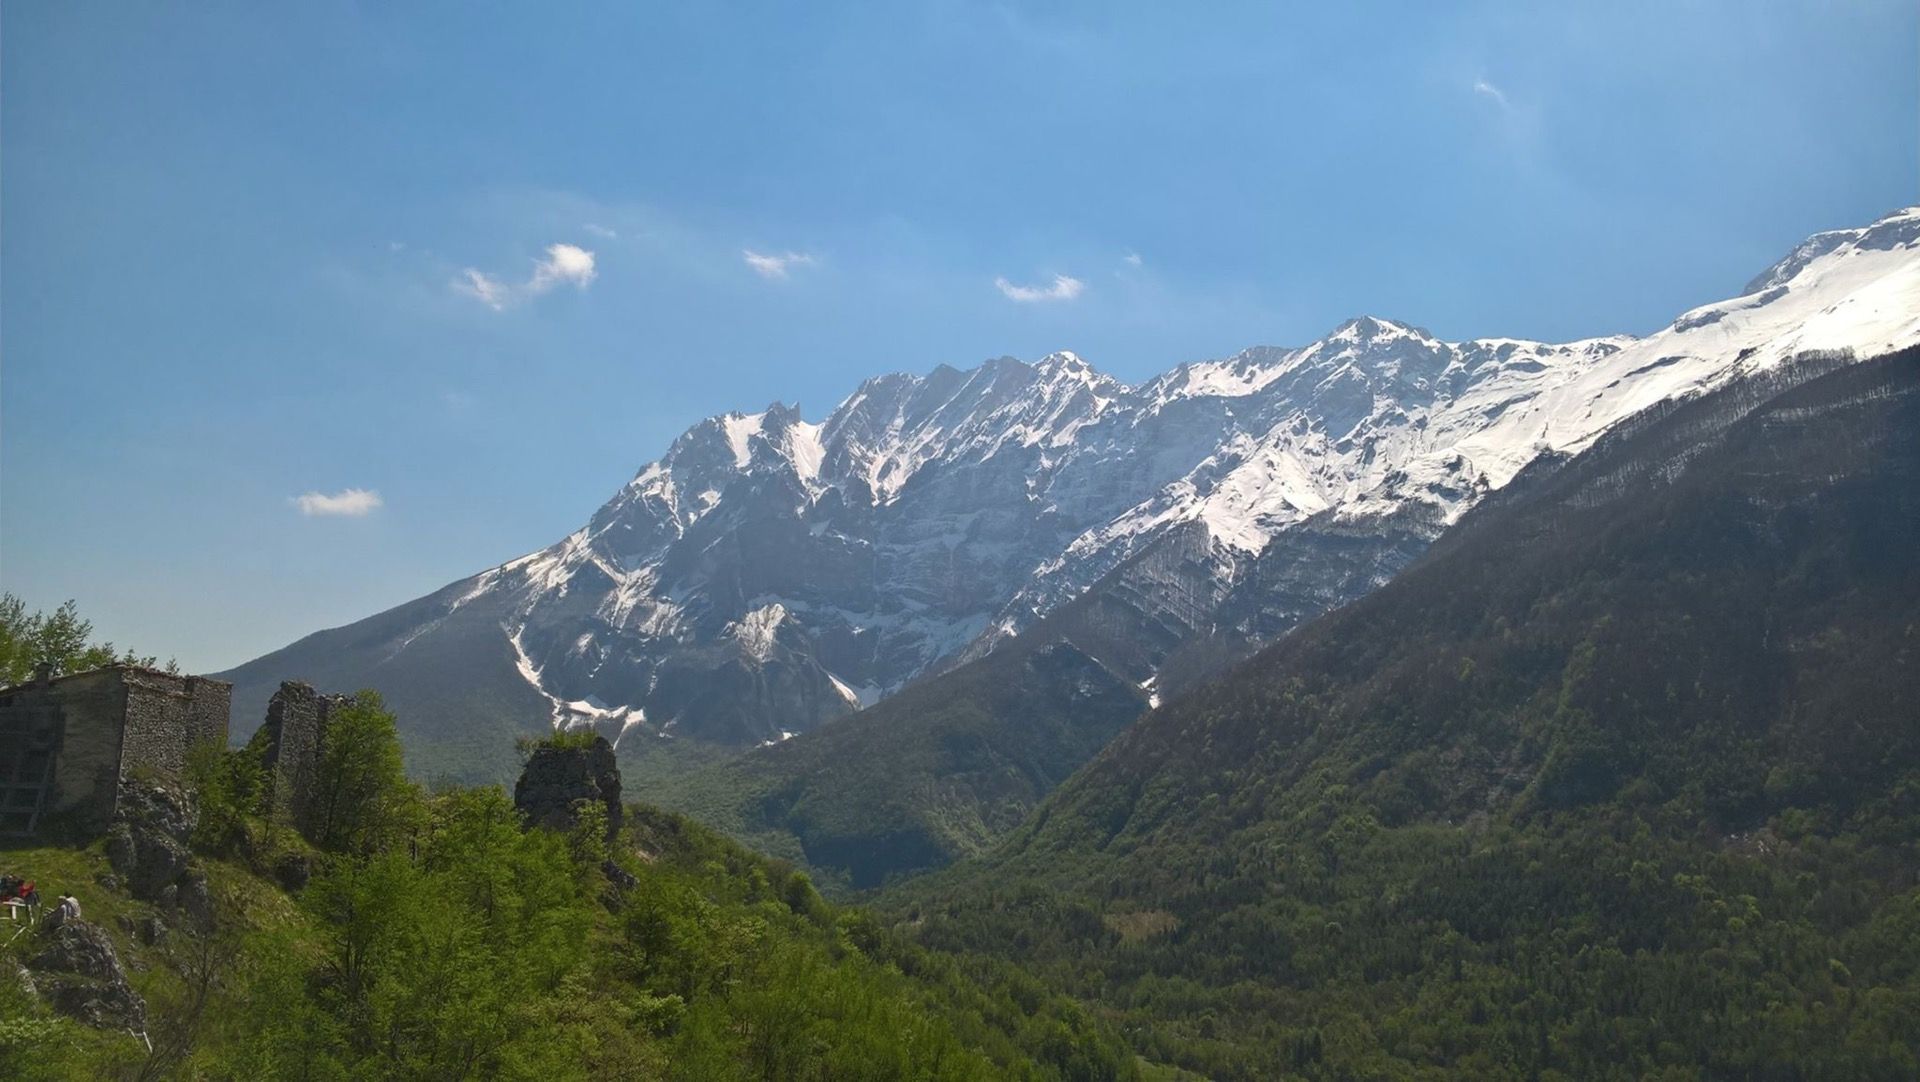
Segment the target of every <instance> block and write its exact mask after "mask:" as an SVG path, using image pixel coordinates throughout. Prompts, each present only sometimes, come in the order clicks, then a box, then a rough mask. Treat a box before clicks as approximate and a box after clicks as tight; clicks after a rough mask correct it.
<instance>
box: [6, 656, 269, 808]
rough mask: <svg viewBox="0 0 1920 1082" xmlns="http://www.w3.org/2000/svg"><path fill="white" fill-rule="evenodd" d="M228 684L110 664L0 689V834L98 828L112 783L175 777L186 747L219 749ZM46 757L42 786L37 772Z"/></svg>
mask: <svg viewBox="0 0 1920 1082" xmlns="http://www.w3.org/2000/svg"><path fill="white" fill-rule="evenodd" d="M231 694H232V688H231V686H230V685H228V684H226V683H223V682H221V681H218V680H208V679H205V678H202V677H191V676H177V675H174V674H172V673H164V672H159V671H157V670H153V669H141V668H137V667H134V666H124V665H117V666H112V667H109V668H104V669H95V670H93V671H91V672H84V673H76V674H74V675H72V676H65V677H61V678H59V679H56V680H51V681H35V682H32V683H28V684H21V685H19V686H16V687H12V688H6V689H0V832H6V833H20V832H21V830H23V829H24V827H25V823H26V820H27V815H26V814H25V811H26V810H27V809H29V808H30V805H29V803H28V802H29V801H37V804H38V807H39V809H40V814H39V820H38V824H37V829H36V830H35V831H34V832H35V833H38V834H42V835H48V834H62V835H79V836H87V835H93V834H98V833H99V832H101V831H103V830H105V829H106V827H107V824H108V823H109V822H110V821H111V820H112V819H113V813H114V808H115V806H116V803H117V801H118V799H119V788H120V781H121V779H122V778H124V777H125V776H126V775H127V774H128V773H129V772H130V771H133V770H136V769H140V770H148V771H152V772H154V773H156V774H160V775H168V776H173V777H176V778H177V777H178V776H179V775H180V773H181V772H182V771H183V770H184V769H185V767H186V762H187V754H188V751H189V749H190V748H192V747H193V745H194V744H196V743H198V742H201V741H207V742H211V743H214V744H216V745H218V746H224V745H225V743H226V736H227V708H228V703H229V701H230V696H231ZM48 756H50V757H51V762H52V768H51V773H50V776H49V778H48V783H47V784H46V785H45V786H44V787H43V788H42V787H38V786H37V785H34V784H30V782H33V781H36V780H37V779H38V778H40V777H42V776H43V771H42V769H41V764H44V763H45V762H46V761H47V758H46V757H48Z"/></svg>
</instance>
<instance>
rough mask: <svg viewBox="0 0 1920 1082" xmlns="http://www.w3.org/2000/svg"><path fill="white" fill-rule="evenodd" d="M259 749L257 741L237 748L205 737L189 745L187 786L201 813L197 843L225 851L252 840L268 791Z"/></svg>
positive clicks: (203, 847)
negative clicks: (251, 831)
mask: <svg viewBox="0 0 1920 1082" xmlns="http://www.w3.org/2000/svg"><path fill="white" fill-rule="evenodd" d="M261 755H262V744H261V742H259V741H255V742H253V743H250V744H248V745H247V746H246V747H242V748H235V749H233V750H228V749H226V748H222V747H220V746H218V745H217V744H205V743H203V744H196V745H194V746H193V747H192V748H190V749H188V752H187V772H186V774H187V777H186V780H187V786H188V788H189V789H191V790H192V791H193V794H194V804H195V806H196V807H197V808H198V809H199V813H200V818H199V822H198V823H196V824H195V826H194V830H193V838H192V842H193V847H194V848H195V849H197V850H200V851H201V852H205V853H213V854H225V853H230V852H233V851H234V850H235V849H236V848H239V847H241V846H243V845H245V844H246V843H247V842H248V840H249V838H248V835H249V828H250V825H251V823H252V820H253V819H254V817H256V816H257V815H259V813H260V810H261V807H262V804H263V802H264V801H265V799H266V796H267V785H266V772H265V769H264V767H263V766H262V765H261Z"/></svg>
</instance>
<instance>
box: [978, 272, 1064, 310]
mask: <svg viewBox="0 0 1920 1082" xmlns="http://www.w3.org/2000/svg"><path fill="white" fill-rule="evenodd" d="M993 284H994V286H995V287H996V288H998V289H999V290H1000V292H1002V293H1004V294H1006V296H1007V299H1008V300H1010V301H1015V302H1017V303H1020V304H1038V303H1041V302H1046V301H1070V300H1072V299H1074V298H1075V297H1078V296H1079V295H1080V294H1081V293H1082V292H1083V291H1085V290H1086V288H1087V283H1085V282H1082V281H1081V280H1080V279H1078V278H1069V277H1067V276H1066V275H1064V274H1056V275H1054V276H1053V284H1052V285H1044V286H1023V285H1015V284H1014V283H1012V282H1009V281H1007V280H1006V279H1005V278H995V279H994V280H993Z"/></svg>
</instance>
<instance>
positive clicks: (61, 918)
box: [47, 894, 80, 931]
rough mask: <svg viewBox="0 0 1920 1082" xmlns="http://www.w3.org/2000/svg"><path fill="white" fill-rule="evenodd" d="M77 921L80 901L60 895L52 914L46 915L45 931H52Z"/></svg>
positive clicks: (67, 895)
mask: <svg viewBox="0 0 1920 1082" xmlns="http://www.w3.org/2000/svg"><path fill="white" fill-rule="evenodd" d="M79 919H80V899H78V898H75V897H74V896H73V895H71V894H62V895H61V896H60V902H59V904H57V905H55V906H54V907H53V912H51V913H49V914H47V930H48V931H52V930H53V929H55V928H58V927H60V926H61V925H63V924H67V923H69V922H72V921H77V920H79Z"/></svg>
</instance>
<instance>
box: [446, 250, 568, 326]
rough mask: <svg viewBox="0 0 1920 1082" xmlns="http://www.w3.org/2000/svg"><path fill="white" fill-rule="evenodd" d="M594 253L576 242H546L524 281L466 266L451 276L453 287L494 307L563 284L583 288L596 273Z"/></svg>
mask: <svg viewBox="0 0 1920 1082" xmlns="http://www.w3.org/2000/svg"><path fill="white" fill-rule="evenodd" d="M598 273H599V272H598V271H597V270H596V269H595V267H594V258H593V253H592V252H589V251H587V250H586V249H585V248H582V247H580V246H578V245H575V244H549V245H547V254H546V258H544V259H536V260H534V262H533V273H532V274H531V275H529V276H528V278H527V280H526V281H525V282H521V283H519V284H514V283H511V282H507V281H504V280H502V279H500V278H497V277H495V276H493V275H491V274H487V273H486V272H484V271H480V270H475V269H474V268H472V267H468V268H466V269H465V270H463V271H461V272H460V277H458V278H455V279H454V280H453V283H452V284H453V289H454V291H455V292H457V293H464V294H466V295H467V296H469V297H472V298H474V299H475V300H478V301H479V302H480V303H481V304H484V305H486V306H487V307H488V308H491V309H493V310H494V311H496V312H498V311H502V310H503V309H505V308H506V307H507V306H508V305H511V304H514V303H515V302H518V301H521V300H525V299H527V298H529V297H538V296H539V295H541V294H542V293H549V292H552V291H553V290H554V289H556V288H558V287H559V286H563V285H570V286H573V287H574V288H575V289H585V288H587V287H588V286H589V285H591V284H593V280H594V278H595V277H596V276H597V275H598Z"/></svg>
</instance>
